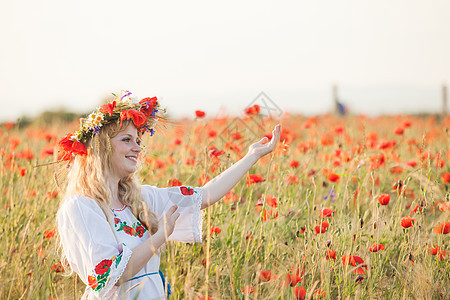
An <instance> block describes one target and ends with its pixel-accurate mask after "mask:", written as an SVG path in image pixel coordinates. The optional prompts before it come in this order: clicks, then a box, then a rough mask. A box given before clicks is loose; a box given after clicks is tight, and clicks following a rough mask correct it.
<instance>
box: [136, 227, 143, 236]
mask: <svg viewBox="0 0 450 300" xmlns="http://www.w3.org/2000/svg"><path fill="white" fill-rule="evenodd" d="M136 233H137V235H138V236H139V237H142V236H143V235H144V233H145V227H144V226H142V225H139V226H137V227H136Z"/></svg>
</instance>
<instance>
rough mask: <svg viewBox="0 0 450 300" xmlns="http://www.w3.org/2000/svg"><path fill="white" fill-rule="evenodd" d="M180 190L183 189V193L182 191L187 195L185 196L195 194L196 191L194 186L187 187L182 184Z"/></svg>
mask: <svg viewBox="0 0 450 300" xmlns="http://www.w3.org/2000/svg"><path fill="white" fill-rule="evenodd" d="M180 191H181V193H182V194H183V195H185V196H189V195H192V194H194V192H195V191H194V189H193V188H191V187H186V186H181V187H180Z"/></svg>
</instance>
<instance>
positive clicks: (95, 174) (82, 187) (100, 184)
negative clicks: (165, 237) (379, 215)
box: [64, 119, 158, 234]
mask: <svg viewBox="0 0 450 300" xmlns="http://www.w3.org/2000/svg"><path fill="white" fill-rule="evenodd" d="M130 124H132V123H131V121H124V122H123V124H122V126H121V124H120V120H119V119H118V120H117V121H115V122H111V123H109V124H106V125H104V126H103V127H102V128H101V129H100V132H99V133H98V134H94V135H93V137H92V138H91V139H89V140H88V141H87V145H86V146H87V150H88V154H87V155H86V156H80V155H77V156H76V157H75V159H74V161H73V163H72V164H71V166H70V170H69V173H68V175H67V181H66V182H67V186H66V190H65V196H64V199H67V198H69V197H70V196H73V195H80V196H85V197H89V198H92V199H94V200H95V201H96V202H97V204H98V205H99V206H100V208H101V209H102V211H103V212H104V214H105V216H106V218H107V220H108V222H109V223H110V224H114V223H113V222H112V217H113V214H112V212H111V209H110V205H111V200H112V195H111V191H110V189H109V185H108V182H107V178H109V176H108V175H109V173H110V172H111V169H112V156H111V154H112V148H111V138H113V137H115V136H116V135H117V134H118V133H120V132H122V131H124V130H125V128H126V127H127V126H128V125H130ZM119 199H120V200H121V201H122V203H123V204H125V205H127V206H129V207H131V210H132V212H133V214H134V215H135V216H136V218H137V219H138V220H139V221H140V222H141V223H142V224H143V225H144V226H145V227H147V229H148V230H149V231H150V232H151V233H152V234H154V233H155V232H156V231H157V230H158V220H157V217H156V215H155V213H154V212H153V211H152V210H151V209H150V208H149V207H148V206H147V205H146V203H145V201H144V199H143V198H142V194H141V187H140V184H139V181H138V179H137V178H136V176H135V174H134V173H133V174H131V175H129V176H126V177H124V178H122V179H120V181H119Z"/></svg>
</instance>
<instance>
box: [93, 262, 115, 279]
mask: <svg viewBox="0 0 450 300" xmlns="http://www.w3.org/2000/svg"><path fill="white" fill-rule="evenodd" d="M111 264H112V260H110V259H104V260H102V261H101V262H100V263H98V264H97V266H95V273H96V274H98V275H103V274H105V273H106V272H107V271H108V270H109V268H110V267H111Z"/></svg>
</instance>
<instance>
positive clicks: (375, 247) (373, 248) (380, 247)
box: [369, 243, 385, 252]
mask: <svg viewBox="0 0 450 300" xmlns="http://www.w3.org/2000/svg"><path fill="white" fill-rule="evenodd" d="M384 248H385V246H384V245H383V244H377V243H374V244H373V245H372V246H370V247H369V251H370V252H377V251H379V250H384Z"/></svg>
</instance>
